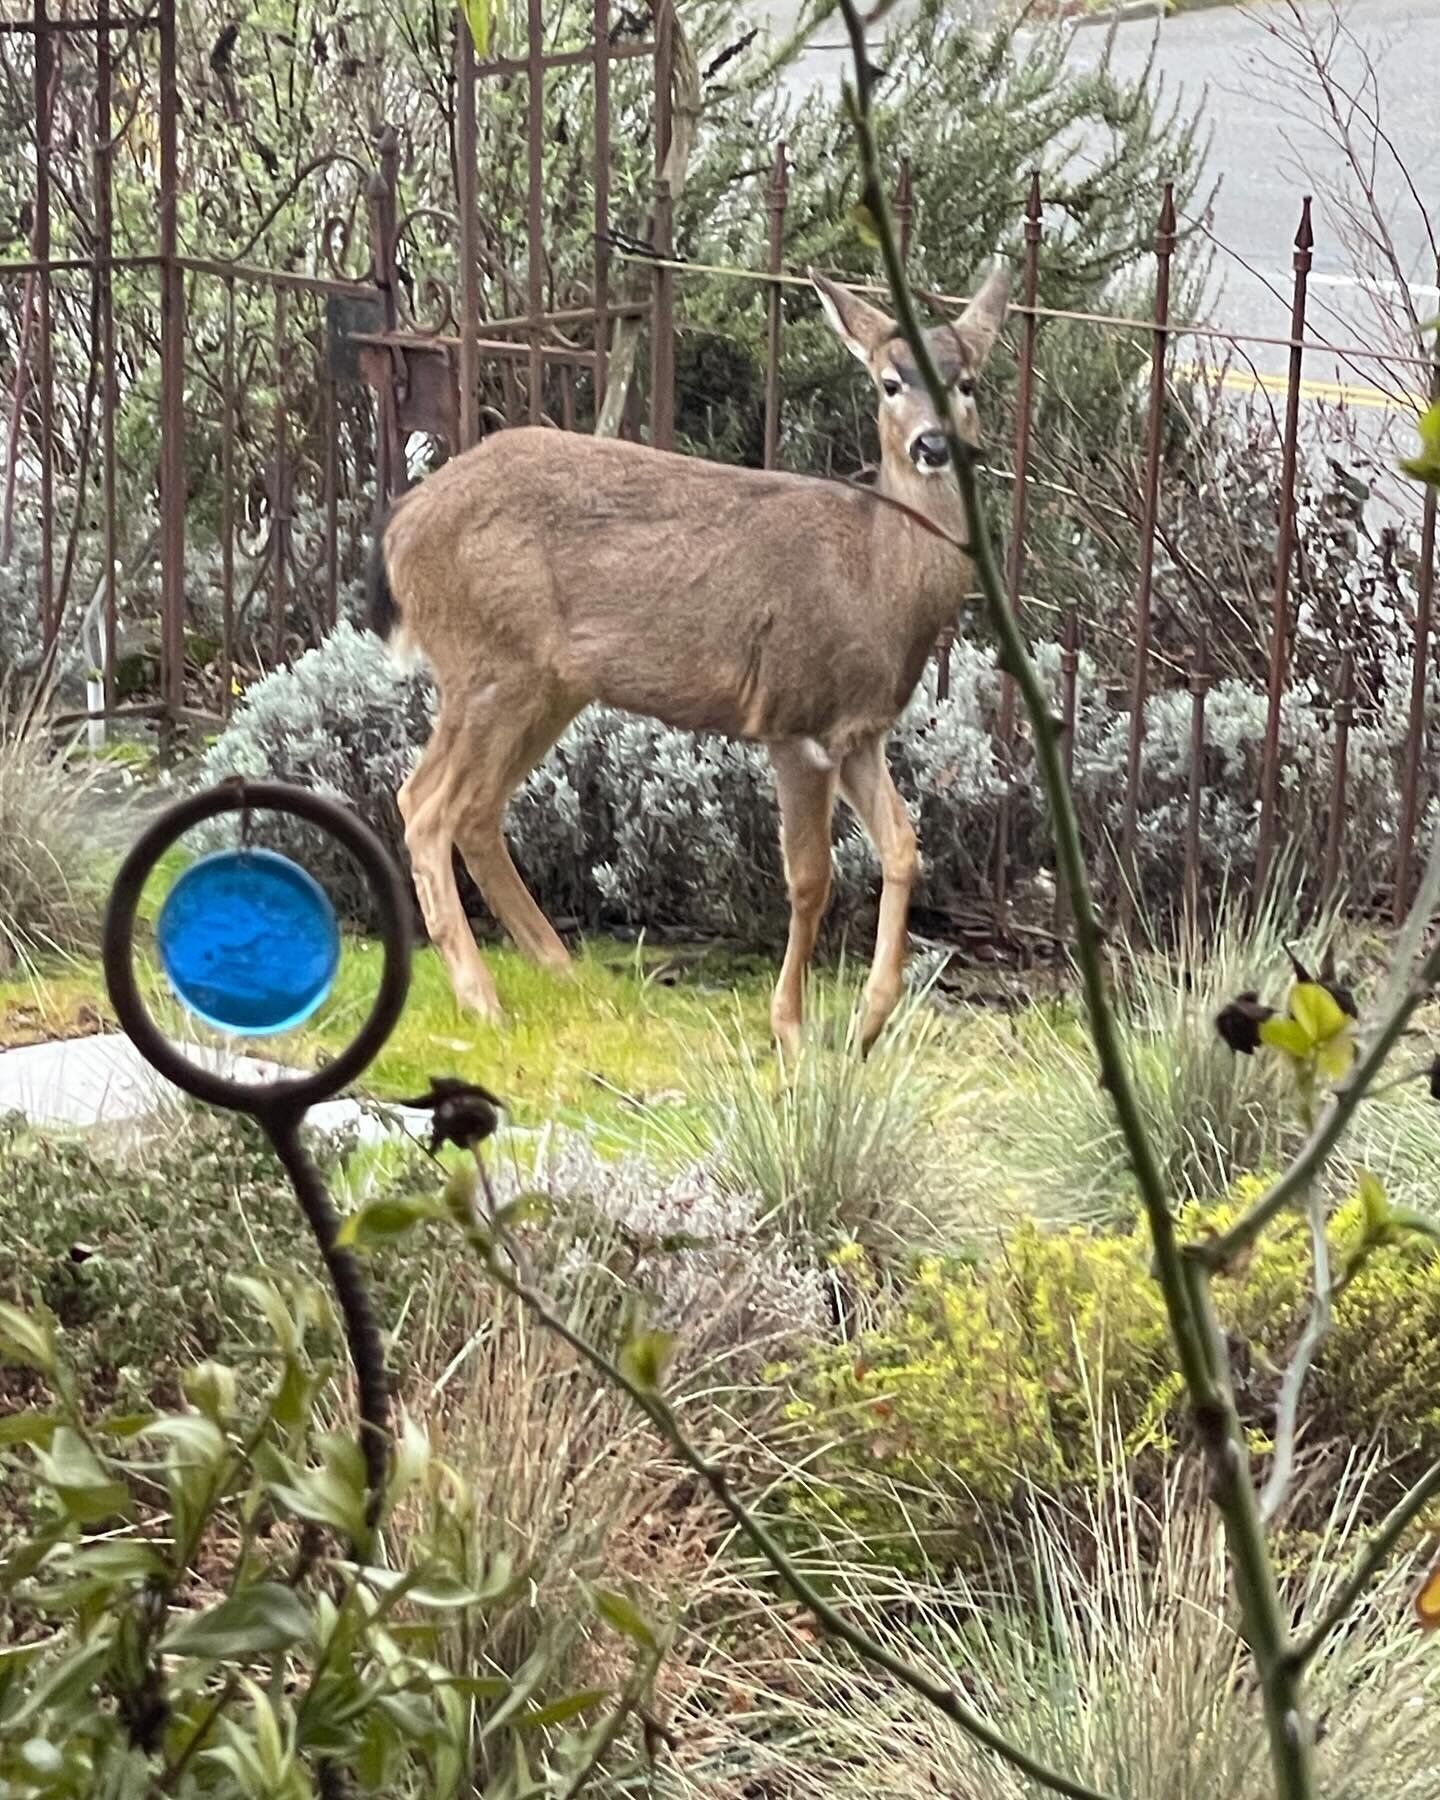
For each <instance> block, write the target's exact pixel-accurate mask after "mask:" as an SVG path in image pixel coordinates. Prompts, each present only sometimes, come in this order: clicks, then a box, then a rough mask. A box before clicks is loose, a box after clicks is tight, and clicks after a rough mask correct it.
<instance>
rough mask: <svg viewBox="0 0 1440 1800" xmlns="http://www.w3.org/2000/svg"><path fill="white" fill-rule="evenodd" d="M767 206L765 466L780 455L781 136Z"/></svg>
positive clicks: (785, 192) (786, 181)
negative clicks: (768, 252) (768, 211)
mask: <svg viewBox="0 0 1440 1800" xmlns="http://www.w3.org/2000/svg"><path fill="white" fill-rule="evenodd" d="M766 199H767V204H768V206H769V209H770V260H769V265H768V266H769V270H770V275H771V281H770V286H769V288H768V290H767V292H766V295H765V306H766V318H765V467H766V468H767V469H773V468H774V467H775V465H776V463H777V462H778V461H779V457H780V338H781V332H782V331H783V329H784V325H785V289H784V286H783V284H782V283H781V281H780V279H779V278H780V276H781V274H782V273H783V272H784V268H785V209H786V207H787V206H788V205H789V201H790V171H789V165H788V164H787V162H786V160H785V142H784V140H783V138H782V140H781V141H780V143H779V145H778V146H777V148H776V151H775V163H774V167H773V168H772V169H771V171H770V188H769V192H768V194H767V196H766Z"/></svg>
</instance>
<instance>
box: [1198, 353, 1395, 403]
mask: <svg viewBox="0 0 1440 1800" xmlns="http://www.w3.org/2000/svg"><path fill="white" fill-rule="evenodd" d="M1176 373H1177V374H1182V375H1189V376H1192V377H1194V378H1196V379H1198V380H1209V381H1213V380H1215V371H1214V370H1213V369H1204V368H1202V367H1200V365H1199V364H1197V363H1186V364H1182V365H1180V366H1179V368H1177V370H1176ZM1219 380H1220V386H1221V387H1223V388H1228V389H1229V390H1230V391H1231V392H1232V393H1236V394H1256V393H1264V394H1278V395H1280V396H1281V397H1282V398H1283V396H1284V395H1285V394H1286V392H1287V391H1288V389H1289V382H1288V380H1287V378H1286V377H1285V376H1284V375H1274V374H1271V373H1269V372H1268V371H1267V370H1264V369H1260V370H1252V369H1236V368H1230V369H1225V370H1224V371H1222V373H1221V375H1220V377H1219ZM1300 398H1301V399H1302V400H1324V401H1327V402H1328V403H1329V404H1330V405H1332V406H1354V407H1373V408H1375V409H1377V410H1379V411H1382V412H1401V413H1418V412H1421V411H1423V410H1424V406H1425V402H1424V400H1423V399H1422V397H1421V396H1420V395H1419V394H1392V393H1389V392H1388V391H1387V390H1386V389H1384V388H1377V387H1367V386H1366V385H1364V384H1363V383H1360V382H1348V381H1312V380H1310V379H1309V378H1305V379H1302V381H1301V383H1300Z"/></svg>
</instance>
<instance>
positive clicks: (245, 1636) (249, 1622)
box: [164, 1581, 310, 1662]
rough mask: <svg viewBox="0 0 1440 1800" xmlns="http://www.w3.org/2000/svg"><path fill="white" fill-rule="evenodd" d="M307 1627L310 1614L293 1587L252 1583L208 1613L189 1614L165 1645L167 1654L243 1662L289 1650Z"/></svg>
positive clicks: (276, 1583) (274, 1582)
mask: <svg viewBox="0 0 1440 1800" xmlns="http://www.w3.org/2000/svg"><path fill="white" fill-rule="evenodd" d="M309 1630H310V1614H309V1613H308V1612H307V1611H306V1609H305V1606H304V1603H303V1602H302V1601H301V1599H300V1597H299V1595H298V1594H296V1593H295V1592H294V1590H293V1589H291V1588H288V1587H282V1586H281V1585H280V1583H279V1582H276V1581H257V1582H254V1583H252V1584H251V1586H249V1587H243V1588H241V1589H240V1591H239V1592H238V1593H236V1594H231V1595H230V1597H229V1598H228V1599H226V1600H222V1601H221V1602H220V1604H219V1605H218V1606H212V1607H211V1608H210V1609H209V1611H208V1612H203V1613H195V1614H192V1615H191V1617H189V1618H188V1619H186V1620H185V1621H184V1622H183V1623H182V1624H181V1625H179V1626H178V1627H177V1628H176V1629H175V1630H173V1631H171V1632H170V1633H169V1634H168V1635H167V1636H166V1638H165V1643H164V1648H165V1651H166V1653H167V1654H168V1655H170V1656H195V1657H203V1658H204V1659H205V1660H206V1661H207V1662H234V1661H244V1660H246V1659H247V1658H249V1657H252V1656H270V1655H273V1654H275V1652H277V1651H280V1650H288V1649H289V1648H290V1647H291V1645H292V1644H298V1643H299V1642H300V1641H301V1639H302V1638H304V1637H305V1636H306V1635H307V1634H308V1633H309Z"/></svg>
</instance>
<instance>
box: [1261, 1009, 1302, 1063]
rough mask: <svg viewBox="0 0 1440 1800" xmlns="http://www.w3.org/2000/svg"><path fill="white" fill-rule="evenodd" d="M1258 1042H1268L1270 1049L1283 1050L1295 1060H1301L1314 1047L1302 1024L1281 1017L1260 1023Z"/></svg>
mask: <svg viewBox="0 0 1440 1800" xmlns="http://www.w3.org/2000/svg"><path fill="white" fill-rule="evenodd" d="M1260 1042H1261V1043H1262V1044H1268V1045H1269V1046H1270V1048H1271V1049H1272V1050H1283V1051H1284V1052H1285V1054H1286V1055H1287V1056H1293V1057H1294V1058H1295V1060H1296V1061H1297V1062H1303V1061H1304V1060H1305V1058H1306V1057H1307V1056H1308V1055H1309V1054H1310V1052H1311V1049H1312V1048H1313V1047H1314V1046H1313V1043H1312V1040H1311V1038H1310V1037H1309V1036H1308V1034H1307V1033H1306V1031H1305V1028H1304V1027H1303V1026H1302V1025H1299V1024H1297V1023H1296V1022H1295V1020H1294V1019H1287V1018H1283V1017H1277V1018H1274V1019H1266V1020H1265V1021H1264V1022H1263V1023H1262V1025H1261V1027H1260Z"/></svg>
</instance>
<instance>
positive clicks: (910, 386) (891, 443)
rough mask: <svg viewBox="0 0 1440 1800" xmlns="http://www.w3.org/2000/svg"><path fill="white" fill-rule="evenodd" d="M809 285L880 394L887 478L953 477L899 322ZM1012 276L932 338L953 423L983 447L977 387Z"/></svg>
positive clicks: (939, 422) (836, 291) (1003, 276)
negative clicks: (976, 403)
mask: <svg viewBox="0 0 1440 1800" xmlns="http://www.w3.org/2000/svg"><path fill="white" fill-rule="evenodd" d="M810 279H811V280H812V281H813V282H814V283H815V288H816V291H817V292H818V294H819V295H820V300H821V304H822V305H823V306H824V308H825V316H826V318H828V319H829V321H830V323H831V325H832V326H833V327H834V329H835V331H836V332H837V334H838V335H839V337H840V341H841V342H842V343H843V344H844V345H845V347H846V348H847V349H848V350H849V351H850V353H851V355H852V356H854V357H856V358H858V360H859V361H860V362H862V363H864V365H865V367H866V369H867V370H868V371H869V373H870V378H871V380H872V381H873V382H874V383H875V386H876V388H877V389H878V390H879V395H880V411H879V425H880V451H881V469H882V476H883V475H884V474H888V475H889V476H890V477H891V479H892V480H904V479H914V478H916V477H918V478H920V479H926V478H933V477H935V476H943V475H947V474H948V473H949V471H950V447H949V444H948V443H947V441H946V437H945V423H946V422H945V421H944V420H943V419H942V418H940V417H939V416H938V414H937V413H936V410H935V407H934V405H933V403H932V401H931V399H930V392H929V389H928V388H927V387H926V385H925V382H924V379H923V378H922V376H921V374H920V371H919V369H918V368H916V366H915V359H914V357H913V356H912V355H911V354H910V346H909V345H908V344H907V343H906V342H905V339H904V338H903V337H902V336H901V335H900V331H899V328H898V327H897V325H896V324H895V321H894V320H893V319H892V318H890V317H889V316H888V315H887V314H885V313H883V312H881V311H880V310H879V309H878V308H877V307H874V306H871V305H870V304H869V303H868V302H867V301H864V300H862V299H861V298H860V297H859V295H858V294H853V293H852V292H851V291H850V289H849V288H847V287H842V286H841V285H840V283H839V282H838V281H829V280H827V279H826V278H825V276H823V275H817V274H816V273H815V272H814V270H813V269H812V270H811V272H810ZM1009 298H1010V272H1009V270H1008V269H1007V268H1005V267H1004V266H1003V265H1001V266H999V267H997V268H996V269H995V270H994V271H993V272H992V273H991V274H990V275H989V276H987V277H986V279H985V281H984V283H983V284H982V286H981V288H980V291H979V292H978V293H977V294H976V295H975V298H974V299H973V300H972V301H971V302H970V304H969V305H968V306H967V307H966V308H965V310H964V312H963V313H961V315H960V317H959V318H958V319H955V320H954V321H952V322H951V323H949V324H946V325H937V326H936V327H935V328H934V329H933V330H932V331H929V332H927V333H926V339H927V342H928V343H929V346H930V354H931V355H932V356H933V357H934V359H935V363H936V366H937V367H938V368H939V371H940V375H941V377H942V379H943V380H944V382H945V384H946V386H947V388H948V389H949V392H950V421H949V422H950V423H951V424H952V425H953V426H954V428H955V432H956V435H957V436H958V437H959V438H960V439H961V440H962V442H964V443H967V444H974V445H977V446H978V444H979V442H980V417H979V414H978V412H977V411H976V406H975V392H976V385H977V382H978V380H979V375H980V370H981V369H982V368H983V366H984V364H985V359H986V357H988V356H989V354H990V352H991V350H992V349H993V348H994V345H995V340H996V338H997V337H998V336H999V335H1000V327H1001V326H1002V325H1003V324H1004V323H1005V308H1006V306H1007V304H1008V302H1009Z"/></svg>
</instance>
